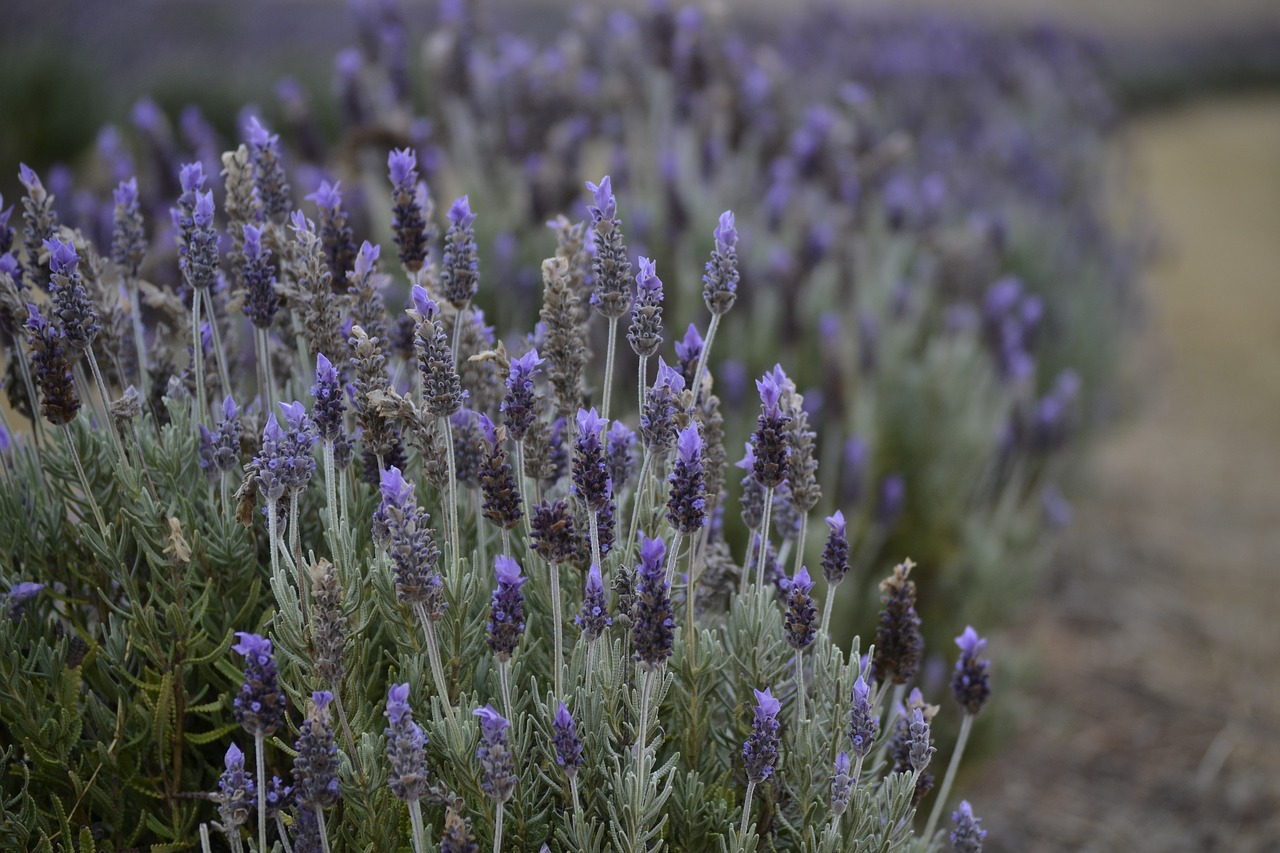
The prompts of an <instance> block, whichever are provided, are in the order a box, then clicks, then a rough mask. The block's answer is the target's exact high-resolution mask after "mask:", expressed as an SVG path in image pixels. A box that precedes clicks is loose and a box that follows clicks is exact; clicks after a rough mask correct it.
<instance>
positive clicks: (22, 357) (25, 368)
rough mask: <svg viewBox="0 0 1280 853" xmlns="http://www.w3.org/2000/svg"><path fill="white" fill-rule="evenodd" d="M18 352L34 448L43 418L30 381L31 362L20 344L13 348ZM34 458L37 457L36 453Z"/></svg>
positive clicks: (41, 431)
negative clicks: (29, 411)
mask: <svg viewBox="0 0 1280 853" xmlns="http://www.w3.org/2000/svg"><path fill="white" fill-rule="evenodd" d="M13 349H14V350H16V351H17V353H18V367H19V368H21V370H22V384H23V385H26V386H27V399H28V400H29V401H30V403H31V434H32V435H33V436H35V439H36V448H37V449H39V447H40V440H41V438H43V436H44V419H43V418H41V417H40V398H39V397H37V396H36V386H35V383H33V382H32V381H31V363H30V362H29V361H27V351H26V349H24V348H23V347H21V346H15V347H14V348H13ZM36 458H37V459H38V458H39V455H38V454H37V456H36Z"/></svg>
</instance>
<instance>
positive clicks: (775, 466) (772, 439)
mask: <svg viewBox="0 0 1280 853" xmlns="http://www.w3.org/2000/svg"><path fill="white" fill-rule="evenodd" d="M784 378H785V375H784ZM756 389H757V390H758V391H759V392H760V416H759V417H758V418H757V419H756V431H755V432H754V433H753V434H752V436H751V443H752V451H753V452H754V454H755V465H754V467H753V468H752V473H753V474H754V475H755V478H756V480H757V481H759V483H760V485H762V486H764V487H765V488H766V489H776V488H777V487H778V486H780V485H782V484H783V483H784V482H785V481H786V478H787V458H788V456H790V454H791V443H790V441H789V440H788V430H787V424H789V423H790V422H791V416H790V415H788V414H786V413H785V412H784V411H782V408H781V407H780V405H779V401H780V400H781V398H782V393H783V390H784V387H783V386H781V385H779V383H778V381H777V379H776V377H775V376H774V375H773V374H771V373H766V374H765V375H764V376H763V377H762V378H760V379H758V380H756Z"/></svg>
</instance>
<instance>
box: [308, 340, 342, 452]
mask: <svg viewBox="0 0 1280 853" xmlns="http://www.w3.org/2000/svg"><path fill="white" fill-rule="evenodd" d="M311 396H312V397H313V398H314V399H315V401H316V402H315V407H314V408H313V409H312V413H313V414H312V417H313V419H314V420H315V424H316V432H317V434H318V435H319V438H320V440H321V441H323V442H325V443H330V442H338V441H341V440H342V438H343V437H344V436H343V431H342V413H343V411H344V410H345V409H346V405H345V404H344V403H343V402H342V380H341V379H340V378H339V377H338V370H337V368H335V367H334V366H333V362H331V361H329V359H327V358H325V355H324V353H317V355H316V380H315V384H313V385H312V386H311Z"/></svg>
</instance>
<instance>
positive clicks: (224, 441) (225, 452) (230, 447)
mask: <svg viewBox="0 0 1280 853" xmlns="http://www.w3.org/2000/svg"><path fill="white" fill-rule="evenodd" d="M243 432H244V425H243V423H242V422H241V421H240V409H239V407H238V406H236V401H235V400H233V399H232V397H231V395H230V394H228V395H227V396H226V399H224V400H223V401H222V419H221V420H220V421H218V427H217V431H216V432H212V433H211V432H209V430H207V429H205V427H204V425H203V424H202V425H201V426H200V436H201V448H200V466H201V467H202V468H204V469H205V470H207V471H208V472H209V473H211V474H225V473H226V472H228V471H231V470H232V469H234V468H236V467H238V466H239V464H240V437H241V433H243Z"/></svg>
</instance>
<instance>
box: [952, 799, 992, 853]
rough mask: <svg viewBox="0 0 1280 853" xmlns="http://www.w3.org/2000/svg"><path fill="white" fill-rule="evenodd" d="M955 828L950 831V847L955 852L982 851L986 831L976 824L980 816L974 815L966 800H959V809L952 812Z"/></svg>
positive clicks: (978, 822) (972, 852)
mask: <svg viewBox="0 0 1280 853" xmlns="http://www.w3.org/2000/svg"><path fill="white" fill-rule="evenodd" d="M951 820H952V821H954V822H955V825H956V828H955V829H953V830H952V831H951V849H952V850H954V851H955V853H982V842H983V840H984V839H985V838H986V837H987V831H986V830H985V829H983V828H982V827H980V826H978V824H980V823H982V818H980V817H974V815H973V806H971V805H969V801H968V800H961V801H960V808H959V811H956V812H954V813H952V815H951Z"/></svg>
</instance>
